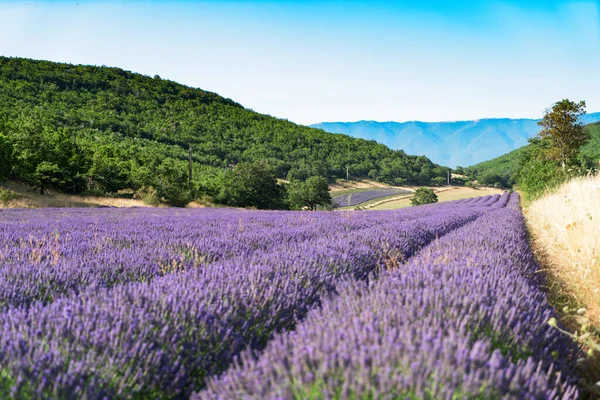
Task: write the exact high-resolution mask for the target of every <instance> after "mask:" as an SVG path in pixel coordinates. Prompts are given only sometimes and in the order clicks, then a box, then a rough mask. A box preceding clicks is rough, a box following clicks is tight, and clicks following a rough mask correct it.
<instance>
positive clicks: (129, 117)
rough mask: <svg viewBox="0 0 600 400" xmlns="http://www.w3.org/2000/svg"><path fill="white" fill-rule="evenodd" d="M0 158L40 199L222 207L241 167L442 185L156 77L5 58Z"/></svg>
mask: <svg viewBox="0 0 600 400" xmlns="http://www.w3.org/2000/svg"><path fill="white" fill-rule="evenodd" d="M190 148H191V155H192V163H191V164H192V173H191V177H192V180H191V181H190V180H189V177H190V173H189V171H188V169H189V162H188V161H189V160H188V157H189V154H190ZM0 157H2V162H1V163H0V164H1V165H0V179H2V178H10V179H16V180H21V181H23V182H26V183H29V184H31V185H34V186H36V187H38V188H39V189H40V190H44V189H45V188H53V189H57V190H60V191H64V192H68V193H85V192H86V191H87V192H94V193H99V192H107V193H116V192H118V191H120V190H124V189H131V190H137V191H139V190H146V188H153V189H152V190H155V191H156V193H157V195H158V196H159V197H160V198H161V199H164V200H166V201H168V202H172V203H181V202H185V201H186V200H190V199H192V198H195V197H198V196H210V197H213V198H215V199H221V200H223V199H224V197H225V196H227V188H228V184H229V183H228V182H230V181H231V174H233V173H234V172H232V171H234V170H235V169H236V166H237V165H239V164H243V163H246V164H248V163H255V162H262V163H264V164H265V165H267V167H268V169H269V170H270V171H271V172H272V173H273V175H274V176H275V178H278V179H289V180H296V181H306V179H308V178H309V177H312V176H321V177H324V178H325V179H327V180H328V181H330V182H331V181H333V180H335V179H337V178H343V177H345V176H346V171H349V173H350V175H352V176H355V177H368V178H371V179H375V180H378V181H382V182H386V183H390V184H397V185H399V184H415V185H429V184H435V183H436V182H438V181H442V180H443V179H444V177H445V173H446V170H445V169H444V168H442V167H440V166H438V165H436V164H433V163H432V162H431V161H430V160H429V159H428V158H426V157H424V156H408V155H406V154H405V153H404V152H403V151H394V150H391V149H389V148H387V147H386V146H384V145H381V144H378V143H376V142H375V141H366V140H362V139H356V138H351V137H349V136H346V135H339V134H330V133H327V132H325V131H323V130H319V129H314V128H309V127H305V126H300V125H296V124H294V123H291V122H289V121H287V120H282V119H277V118H273V117H270V116H267V115H262V114H258V113H256V112H254V111H252V110H248V109H245V108H243V107H242V106H241V105H239V104H237V103H235V102H234V101H232V100H229V99H225V98H222V97H220V96H218V95H217V94H214V93H210V92H206V91H203V90H200V89H194V88H190V87H186V86H184V85H180V84H177V83H175V82H171V81H168V80H164V79H161V78H160V77H159V76H155V77H153V78H152V77H148V76H144V75H140V74H135V73H131V72H128V71H124V70H121V69H118V68H109V67H94V66H76V65H70V64H60V63H53V62H46V61H35V60H28V59H21V58H6V57H0ZM178 197H179V198H178ZM171 198H173V199H174V200H175V201H174V202H173V201H171V200H170V199H171Z"/></svg>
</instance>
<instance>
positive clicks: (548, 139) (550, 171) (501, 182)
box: [460, 100, 600, 198]
mask: <svg viewBox="0 0 600 400" xmlns="http://www.w3.org/2000/svg"><path fill="white" fill-rule="evenodd" d="M575 105H576V103H573V102H570V101H568V100H563V101H561V102H558V103H556V104H555V105H554V107H553V109H552V110H551V111H549V112H548V113H547V114H546V116H545V118H549V116H551V115H554V118H556V121H569V122H568V123H566V124H564V125H563V126H560V124H558V123H552V122H551V123H550V125H549V126H543V128H544V130H543V131H542V134H540V135H537V136H536V137H534V138H531V139H530V140H529V144H528V145H527V146H524V147H521V148H519V149H516V150H514V151H511V152H510V153H507V154H504V155H502V156H500V157H497V158H494V159H492V160H489V161H485V162H482V163H479V164H476V165H473V166H471V167H467V168H464V169H462V168H461V169H460V171H461V172H463V173H464V174H465V175H467V176H468V179H470V180H474V181H477V183H479V184H482V185H486V186H495V187H498V188H507V189H508V188H513V187H517V188H518V189H519V190H521V191H522V192H524V193H525V195H526V196H527V197H529V198H535V197H537V196H538V195H540V194H542V193H543V192H544V191H545V190H547V189H548V188H551V187H554V186H557V185H558V184H560V183H562V182H564V181H566V180H568V179H569V178H570V177H573V176H580V175H584V174H587V173H590V172H594V171H597V170H598V169H599V168H600V164H599V163H600V123H598V122H597V123H593V124H589V125H586V126H582V125H581V123H580V122H579V121H578V118H579V117H580V116H581V115H582V114H583V113H584V107H585V103H583V107H582V108H581V109H579V111H577V109H576V107H575ZM553 113H554V114H553ZM543 122H544V120H542V123H543ZM544 132H545V133H544ZM550 132H554V133H555V134H554V136H552V135H550ZM574 132H575V133H574ZM561 135H562V137H561ZM573 139H576V140H573ZM561 144H562V147H565V148H564V149H562V150H561V149H560V147H561ZM562 153H564V154H562Z"/></svg>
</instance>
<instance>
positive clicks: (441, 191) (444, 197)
mask: <svg viewBox="0 0 600 400" xmlns="http://www.w3.org/2000/svg"><path fill="white" fill-rule="evenodd" d="M434 190H435V193H436V194H437V196H438V201H439V202H440V203H441V202H444V201H452V200H460V199H466V198H469V197H480V196H488V195H492V194H497V193H502V190H500V189H494V188H480V189H473V188H468V187H462V186H461V187H442V188H435V189H434ZM410 206H411V203H410V197H404V198H402V199H397V200H391V201H386V202H383V203H380V204H377V205H375V206H373V207H371V208H370V210H395V209H398V208H405V207H410Z"/></svg>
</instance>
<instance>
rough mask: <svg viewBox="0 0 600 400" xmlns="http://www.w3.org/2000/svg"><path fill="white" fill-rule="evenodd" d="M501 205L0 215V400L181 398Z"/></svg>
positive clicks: (22, 213) (104, 211) (32, 212)
mask: <svg viewBox="0 0 600 400" xmlns="http://www.w3.org/2000/svg"><path fill="white" fill-rule="evenodd" d="M497 200H499V199H497ZM494 204H495V203H494ZM491 206H492V203H490V205H486V206H483V205H482V206H481V207H467V208H461V207H458V206H456V207H451V206H445V207H438V208H435V207H423V208H421V209H417V210H405V211H401V212H369V213H310V214H309V213H284V212H248V211H234V210H200V211H179V212H177V213H176V214H173V213H172V212H169V211H163V210H158V211H156V210H152V211H147V210H127V211H120V210H102V211H96V210H92V211H88V210H84V211H80V212H71V213H63V211H58V210H56V211H53V212H50V213H44V214H42V213H41V212H35V211H21V210H19V211H14V212H4V211H3V212H1V213H0V218H1V220H2V224H0V226H1V228H0V235H1V236H0V237H2V247H0V248H1V249H3V253H2V260H3V264H2V267H1V268H3V271H6V272H7V274H5V275H6V277H3V278H2V279H4V282H8V283H4V288H6V289H7V292H9V293H13V294H12V295H10V296H6V297H5V299H6V300H4V301H5V307H6V309H5V310H4V312H2V313H0V340H1V341H2V343H3V346H2V347H1V348H0V365H2V370H1V372H0V397H1V398H5V397H7V398H11V397H12V398H28V397H34V398H89V399H95V398H99V399H100V398H105V397H109V398H182V397H185V396H187V395H189V394H190V393H191V392H193V391H194V390H199V389H201V388H202V387H203V386H204V382H205V379H206V378H207V377H210V376H212V375H215V374H219V373H221V372H223V371H224V370H225V369H226V368H227V367H228V366H229V365H230V364H231V362H232V361H233V359H234V358H235V357H236V356H237V355H239V354H240V353H241V352H242V351H243V350H245V349H250V350H252V351H258V350H261V349H263V348H264V347H265V346H266V345H267V343H268V341H269V340H270V339H271V337H272V336H273V334H275V333H277V332H285V331H290V330H292V329H293V328H294V327H295V326H296V323H297V321H299V320H302V319H303V318H304V316H305V315H306V314H307V313H308V312H309V311H310V310H311V309H313V308H314V307H315V306H316V305H318V304H320V303H321V300H322V299H323V298H324V296H333V295H334V294H335V293H336V292H337V290H338V286H339V282H340V281H341V280H343V279H350V280H351V281H366V279H367V278H368V277H376V276H377V274H380V273H381V272H382V271H386V270H391V269H400V270H401V269H403V268H404V267H402V266H401V264H402V263H403V262H405V261H406V260H407V259H410V258H411V257H412V256H413V255H414V254H415V253H416V252H418V251H419V250H420V249H421V248H422V247H424V246H426V245H427V244H428V243H431V242H433V241H435V240H437V239H438V238H440V237H443V236H444V235H445V234H447V233H449V232H452V231H453V230H455V229H457V228H459V227H460V226H462V225H464V224H466V223H468V222H471V221H474V220H476V219H477V218H478V217H480V216H481V215H482V214H485V213H486V212H488V210H489V209H491ZM53 232H55V234H54V236H52V233H53ZM27 235H29V236H27ZM40 237H41V238H47V237H50V238H51V239H50V240H46V241H43V243H42V244H41V245H37V244H36V243H38V241H36V238H40ZM25 238H32V239H31V240H28V239H27V240H26V239H25ZM56 243H58V244H56ZM15 247H16V248H17V249H16V250H15V249H14V248H15ZM4 249H6V251H4ZM37 249H39V250H37ZM33 250H36V251H37V253H36V257H35V259H34V261H35V262H32V260H31V259H30V258H28V257H30V255H31V254H32V253H33ZM122 253H125V254H129V256H128V257H126V258H123V256H122V255H121V254H122ZM111 257H112V258H111ZM203 257H204V258H203ZM158 261H161V263H159V262H158ZM157 264H158V266H157ZM169 265H171V267H169V268H166V267H165V266H169ZM111 268H117V269H118V268H120V269H118V270H117V272H112V270H111ZM80 270H82V271H80ZM122 276H125V278H122ZM132 276H133V277H134V278H131V277H132ZM7 277H8V278H7ZM107 277H111V279H112V281H109V280H108V278H107ZM42 279H45V281H41V282H40V280H42ZM10 282H12V283H13V288H12V292H10V291H9V290H8V289H9V287H10V286H11V285H10ZM15 282H18V283H20V284H22V286H23V287H24V288H26V289H22V288H20V287H17V286H16V285H15ZM36 282H37V283H38V285H39V286H38V287H36V286H35V284H36ZM47 282H52V284H48V283H47ZM107 282H110V283H107ZM39 287H41V288H42V289H41V290H40V289H38V288H39ZM11 296H12V297H11ZM37 300H43V301H37Z"/></svg>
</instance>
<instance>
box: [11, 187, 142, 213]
mask: <svg viewBox="0 0 600 400" xmlns="http://www.w3.org/2000/svg"><path fill="white" fill-rule="evenodd" d="M0 189H1V190H5V191H6V190H8V191H10V192H11V194H12V195H11V197H13V196H14V198H11V199H10V200H8V201H0V208H45V207H148V206H147V205H146V204H144V202H143V201H141V200H134V199H121V198H112V197H86V196H73V195H68V194H62V193H57V192H54V191H52V190H48V191H47V192H46V194H44V195H43V196H42V195H40V194H39V192H36V191H34V190H32V189H31V188H29V187H27V186H26V185H23V184H21V183H16V182H2V183H0Z"/></svg>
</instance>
